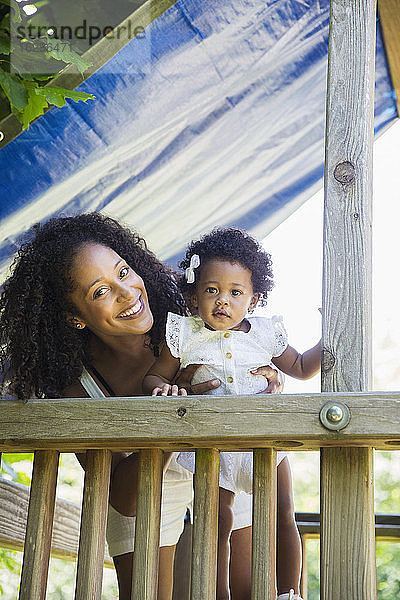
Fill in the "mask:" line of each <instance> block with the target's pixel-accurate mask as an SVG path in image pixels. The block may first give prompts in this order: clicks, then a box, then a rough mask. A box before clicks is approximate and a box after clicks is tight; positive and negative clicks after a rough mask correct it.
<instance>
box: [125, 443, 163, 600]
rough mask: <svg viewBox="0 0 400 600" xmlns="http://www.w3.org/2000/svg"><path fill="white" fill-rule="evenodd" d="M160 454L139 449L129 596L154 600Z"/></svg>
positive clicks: (158, 526)
mask: <svg viewBox="0 0 400 600" xmlns="http://www.w3.org/2000/svg"><path fill="white" fill-rule="evenodd" d="M162 465H163V453H162V451H161V450H159V449H158V448H153V449H149V450H141V452H140V463H139V483H138V498H137V509H136V530H135V552H134V553H133V578H132V598H134V599H135V600H137V599H139V598H140V600H157V586H158V555H159V547H160V520H161V484H162Z"/></svg>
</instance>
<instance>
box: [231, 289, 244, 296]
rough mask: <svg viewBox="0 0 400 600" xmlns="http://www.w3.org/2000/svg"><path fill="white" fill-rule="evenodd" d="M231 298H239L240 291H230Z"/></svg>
mask: <svg viewBox="0 0 400 600" xmlns="http://www.w3.org/2000/svg"><path fill="white" fill-rule="evenodd" d="M231 294H232V296H240V294H242V291H241V290H232V291H231Z"/></svg>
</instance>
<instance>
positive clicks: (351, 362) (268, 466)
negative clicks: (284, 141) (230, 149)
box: [0, 0, 400, 600]
mask: <svg viewBox="0 0 400 600" xmlns="http://www.w3.org/2000/svg"><path fill="white" fill-rule="evenodd" d="M383 5H387V6H390V5H391V2H385V1H383V2H382V7H383ZM375 18H376V8H375V3H374V2H372V0H354V1H350V0H332V2H331V20H330V48H329V68H328V97H327V126H326V166H325V213H324V276H323V357H322V393H321V394H315V395H308V394H301V395H282V396H274V395H272V396H268V397H262V396H261V397H248V398H245V399H243V398H229V402H226V399H224V398H212V399H210V398H208V397H207V398H204V397H203V398H195V397H188V398H168V399H150V398H143V397H140V398H107V399H101V400H100V399H99V400H96V399H94V400H90V399H83V400H74V399H60V400H51V399H50V400H30V401H29V402H28V403H26V404H20V403H16V402H8V401H7V402H4V403H3V405H2V408H3V410H2V412H1V415H0V431H1V432H2V433H1V441H0V449H1V450H2V451H3V452H4V451H9V452H10V451H13V452H18V451H27V450H35V451H36V453H35V461H34V472H33V477H32V487H31V495H30V506H29V514H28V523H27V532H26V541H25V552H24V563H23V570H22V577H21V591H20V599H21V600H27V599H29V600H31V599H32V600H33V599H39V598H44V597H45V590H46V581H47V568H48V559H49V555H50V545H51V532H52V523H53V511H54V501H55V484H56V474H57V464H58V453H59V452H60V451H70V452H73V451H78V450H88V468H87V471H86V477H85V489H84V500H83V506H82V525H81V534H80V545H79V554H78V570H77V582H76V599H79V600H83V599H87V598H93V599H97V598H100V597H101V581H102V571H103V557H104V536H105V519H106V511H107V500H108V481H109V469H110V450H114V449H115V450H117V449H118V450H133V449H140V451H141V467H140V481H139V499H138V506H137V527H136V538H135V548H136V551H135V558H134V578H133V590H132V595H133V598H135V599H140V600H155V598H156V591H157V567H158V539H159V521H160V494H161V464H162V459H161V456H162V453H161V450H160V449H164V450H170V449H187V448H188V447H193V448H198V450H197V471H196V476H195V506H194V514H195V519H194V526H193V550H192V579H191V581H192V584H191V600H212V599H214V598H215V577H216V543H217V539H216V535H217V518H218V515H217V495H218V460H219V459H218V449H228V448H230V449H232V448H236V449H238V448H254V515H253V583H252V598H253V600H261V599H263V600H264V599H273V598H274V594H275V573H274V571H275V567H274V565H275V512H276V511H275V503H276V472H275V471H276V470H275V467H274V465H275V451H276V448H279V449H281V448H283V449H285V448H288V449H290V448H294V447H296V448H297V449H304V450H307V449H317V448H321V529H320V535H321V598H322V599H323V600H337V599H338V598H340V599H341V600H354V599H357V600H374V599H375V598H376V575H375V530H374V529H375V525H374V503H373V461H372V459H373V448H378V449H386V450H387V449H391V450H393V449H396V447H399V446H400V416H399V414H400V413H399V411H398V406H399V402H400V392H395V393H389V392H385V393H380V392H368V391H367V390H368V389H369V384H370V373H371V351H370V347H371V324H370V321H371V318H370V317H371V304H370V299H371V221H372V215H371V206H372V144H373V89H374V47H375V46H374V44H375ZM392 74H393V71H392ZM393 81H394V83H393V85H394V87H395V89H398V85H397V84H396V83H395V79H394V76H393Z"/></svg>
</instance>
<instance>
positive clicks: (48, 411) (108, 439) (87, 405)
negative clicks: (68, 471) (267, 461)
mask: <svg viewBox="0 0 400 600" xmlns="http://www.w3.org/2000/svg"><path fill="white" fill-rule="evenodd" d="M227 400H229V402H228V401H227ZM334 400H341V401H345V402H346V404H347V405H348V407H349V409H350V413H351V419H350V423H349V424H348V426H347V427H346V428H345V429H343V430H342V431H339V432H334V431H329V430H327V429H325V427H323V425H322V424H321V422H320V420H319V413H320V410H321V408H322V407H323V406H324V405H325V404H326V403H327V402H330V401H334ZM399 408H400V393H399V392H370V393H348V394H346V395H344V394H339V393H333V394H330V393H324V394H300V395H292V394H282V395H281V396H279V395H271V396H241V397H228V398H224V397H210V396H203V397H201V398H198V397H190V396H189V397H179V398H172V397H168V398H167V397H165V398H164V397H163V399H161V397H158V398H143V397H138V398H102V399H97V400H96V399H94V400H91V399H87V398H86V399H82V400H79V399H78V400H77V399H70V400H68V399H58V400H29V401H28V402H26V403H25V404H23V403H21V402H8V401H3V402H2V410H1V411H0V451H1V450H2V451H4V452H5V451H8V452H18V451H28V450H30V451H31V450H35V449H37V448H57V449H60V450H63V451H75V450H79V449H86V448H88V447H91V448H112V449H115V450H117V449H120V450H124V449H134V448H149V447H153V448H156V447H161V448H166V449H168V448H173V447H175V448H180V449H182V450H184V449H185V448H186V449H187V448H190V447H218V448H232V449H235V448H236V449H238V448H255V447H261V448H262V447H271V446H275V447H276V448H278V449H279V448H286V449H295V448H296V447H299V448H303V449H307V448H310V449H311V448H314V449H315V448H318V447H320V446H338V445H356V446H357V445H358V446H360V445H364V446H368V445H371V446H376V447H379V448H382V449H385V448H386V450H387V449H391V450H394V449H396V448H400V410H399ZM178 411H179V412H178ZM182 413H184V416H180V415H182ZM110 415H112V418H111V416H110Z"/></svg>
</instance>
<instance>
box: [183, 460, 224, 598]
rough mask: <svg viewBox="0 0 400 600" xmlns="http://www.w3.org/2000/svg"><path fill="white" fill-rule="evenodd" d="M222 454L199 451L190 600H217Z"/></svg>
mask: <svg viewBox="0 0 400 600" xmlns="http://www.w3.org/2000/svg"><path fill="white" fill-rule="evenodd" d="M218 479H219V452H218V450H216V449H215V448H210V449H208V448H202V449H201V450H197V451H196V472H195V475H194V484H195V487H194V511H193V512H194V522H193V546H192V548H193V550H192V586H191V595H190V598H191V600H215V596H216V583H217V541H218V492H219V489H218Z"/></svg>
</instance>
